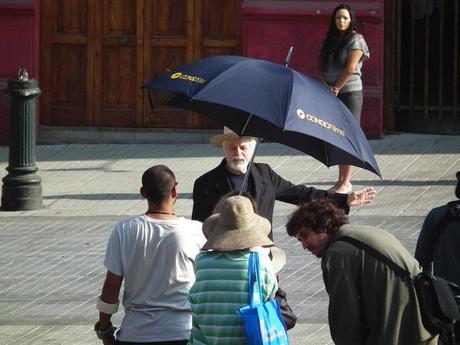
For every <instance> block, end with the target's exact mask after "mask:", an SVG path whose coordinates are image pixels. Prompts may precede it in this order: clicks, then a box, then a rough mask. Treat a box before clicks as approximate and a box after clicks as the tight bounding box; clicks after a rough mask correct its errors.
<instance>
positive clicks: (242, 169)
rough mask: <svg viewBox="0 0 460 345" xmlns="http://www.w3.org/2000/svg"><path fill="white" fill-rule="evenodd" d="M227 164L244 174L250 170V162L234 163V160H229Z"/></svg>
mask: <svg viewBox="0 0 460 345" xmlns="http://www.w3.org/2000/svg"><path fill="white" fill-rule="evenodd" d="M227 165H228V167H229V168H230V169H232V170H235V171H238V172H240V173H242V174H246V171H248V162H244V163H234V162H233V161H230V162H229V161H227Z"/></svg>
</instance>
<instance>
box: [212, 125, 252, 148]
mask: <svg viewBox="0 0 460 345" xmlns="http://www.w3.org/2000/svg"><path fill="white" fill-rule="evenodd" d="M233 139H256V138H254V137H247V136H243V137H240V136H239V135H238V134H236V133H235V132H233V131H232V130H231V129H230V128H228V127H224V132H223V133H222V134H217V135H215V136H213V137H211V138H210V139H209V143H210V144H211V145H213V146H217V147H222V143H223V142H224V141H225V140H233Z"/></svg>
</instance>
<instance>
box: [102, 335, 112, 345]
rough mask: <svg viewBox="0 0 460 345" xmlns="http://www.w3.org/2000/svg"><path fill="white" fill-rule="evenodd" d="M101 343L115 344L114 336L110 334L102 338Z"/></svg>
mask: <svg viewBox="0 0 460 345" xmlns="http://www.w3.org/2000/svg"><path fill="white" fill-rule="evenodd" d="M102 343H103V344H104V345H114V344H115V337H114V336H112V337H111V338H107V339H102Z"/></svg>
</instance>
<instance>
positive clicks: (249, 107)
mask: <svg viewBox="0 0 460 345" xmlns="http://www.w3.org/2000/svg"><path fill="white" fill-rule="evenodd" d="M144 87H145V88H151V89H157V90H161V91H162V93H163V97H165V98H166V100H165V103H166V104H168V105H172V106H176V107H180V108H183V109H188V110H192V111H195V112H198V113H201V114H203V115H205V116H207V117H210V118H212V119H214V120H215V121H217V122H219V123H221V124H223V125H225V126H227V127H229V128H230V129H232V130H233V131H235V133H238V134H239V135H246V136H255V137H261V138H265V139H269V140H271V141H276V142H279V143H282V144H285V145H288V146H291V147H294V148H296V149H298V150H300V151H302V152H305V153H307V154H309V155H311V156H312V157H314V158H316V159H318V160H319V161H321V162H322V163H324V164H325V165H326V166H328V167H329V166H332V165H354V166H357V167H361V168H364V169H367V170H369V171H371V172H373V173H375V174H377V175H378V176H380V171H379V168H378V166H377V162H376V161H375V158H374V155H373V153H372V150H371V148H370V146H369V143H368V141H367V139H366V137H365V135H364V133H363V131H362V129H361V127H360V125H359V123H358V122H357V121H356V119H355V118H354V117H353V115H352V114H351V113H350V111H349V110H348V109H347V107H346V106H345V105H344V104H343V103H342V102H340V100H339V99H338V98H337V97H335V96H334V95H333V94H332V92H331V91H330V90H329V89H328V88H326V87H324V86H323V85H322V84H321V83H319V82H317V81H316V80H314V79H312V78H310V77H308V76H305V75H303V74H301V73H299V72H297V71H295V70H293V69H291V68H289V67H287V66H283V65H278V64H275V63H272V62H269V61H265V60H259V59H252V58H246V57H241V56H213V57H209V58H205V59H201V60H198V61H196V62H194V63H191V64H187V65H184V66H181V67H178V68H176V69H174V70H168V71H166V72H164V73H162V74H160V75H158V76H157V77H156V78H155V79H153V80H152V81H150V82H148V83H147V84H145V85H144Z"/></svg>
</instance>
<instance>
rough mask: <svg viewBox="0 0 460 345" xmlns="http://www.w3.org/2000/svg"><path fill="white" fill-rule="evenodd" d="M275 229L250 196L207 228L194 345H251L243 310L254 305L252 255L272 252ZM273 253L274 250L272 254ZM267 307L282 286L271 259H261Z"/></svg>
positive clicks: (194, 303)
mask: <svg viewBox="0 0 460 345" xmlns="http://www.w3.org/2000/svg"><path fill="white" fill-rule="evenodd" d="M270 229H271V225H270V222H269V221H268V220H267V219H265V218H264V217H261V216H259V215H258V214H256V213H255V212H254V208H253V205H252V203H251V201H250V200H249V199H248V198H246V197H244V196H239V195H238V196H231V197H229V198H226V199H225V200H223V201H222V203H221V204H220V209H219V213H216V214H214V215H212V216H210V217H208V218H207V219H206V220H205V222H204V224H203V233H204V234H205V237H207V242H206V243H205V245H204V246H203V248H202V250H203V252H201V253H200V254H198V256H197V257H196V259H195V277H196V281H195V283H194V284H193V286H192V288H191V289H190V293H189V302H190V306H191V308H192V315H193V316H192V322H193V324H194V327H193V328H192V335H191V338H190V344H194V343H200V344H203V343H204V344H208V343H209V342H208V341H207V339H210V338H212V339H213V344H219V343H221V341H224V340H225V342H226V343H232V345H240V344H241V345H243V344H246V337H245V334H244V327H243V322H242V319H241V316H240V315H238V314H237V312H236V311H237V310H239V309H240V308H242V307H244V306H245V305H247V304H248V300H249V284H248V262H249V257H250V252H251V251H257V252H259V249H258V248H261V247H272V246H273V242H272V241H271V240H270V239H269V238H268V234H269V232H270ZM267 249H268V248H267ZM259 277H260V280H261V287H262V288H261V290H262V291H261V294H262V301H261V302H265V301H267V300H268V299H269V298H274V296H275V293H276V291H277V289H278V283H277V279H276V276H275V272H274V268H273V265H272V262H271V261H270V258H269V257H268V255H266V254H260V255H259Z"/></svg>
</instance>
